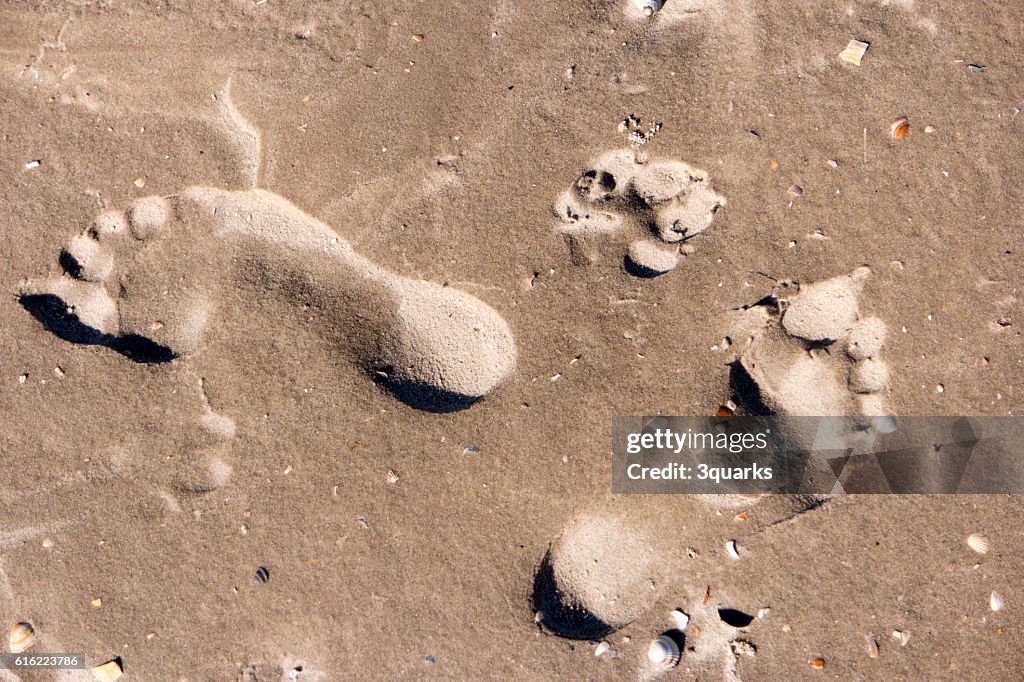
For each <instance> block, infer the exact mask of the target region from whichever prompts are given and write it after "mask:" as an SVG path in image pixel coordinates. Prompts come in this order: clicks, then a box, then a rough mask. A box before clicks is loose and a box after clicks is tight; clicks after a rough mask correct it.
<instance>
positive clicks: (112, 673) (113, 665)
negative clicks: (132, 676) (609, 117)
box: [89, 658, 124, 682]
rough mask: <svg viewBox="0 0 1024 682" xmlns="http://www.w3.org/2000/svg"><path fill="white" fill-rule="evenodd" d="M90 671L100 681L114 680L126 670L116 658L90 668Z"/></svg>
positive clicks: (111, 681)
mask: <svg viewBox="0 0 1024 682" xmlns="http://www.w3.org/2000/svg"><path fill="white" fill-rule="evenodd" d="M89 672H91V673H92V676H93V677H94V678H96V679H97V680H99V682H114V680H116V679H118V678H119V677H121V675H123V674H124V671H123V670H122V669H121V664H120V663H119V662H118V661H117V659H116V658H115V659H114V660H113V661H107V662H106V663H101V664H100V665H97V666H96V667H94V668H89Z"/></svg>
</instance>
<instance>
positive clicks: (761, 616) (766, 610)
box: [757, 606, 772, 620]
mask: <svg viewBox="0 0 1024 682" xmlns="http://www.w3.org/2000/svg"><path fill="white" fill-rule="evenodd" d="M771 612H772V607H770V606H766V607H764V608H763V609H761V610H760V611H758V612H757V619H758V620H764V619H765V618H767V617H768V614H769V613H771Z"/></svg>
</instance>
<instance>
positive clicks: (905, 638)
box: [892, 630, 910, 646]
mask: <svg viewBox="0 0 1024 682" xmlns="http://www.w3.org/2000/svg"><path fill="white" fill-rule="evenodd" d="M892 638H893V639H894V640H896V641H897V642H899V643H900V646H906V645H907V642H909V641H910V631H909V630H893V631H892Z"/></svg>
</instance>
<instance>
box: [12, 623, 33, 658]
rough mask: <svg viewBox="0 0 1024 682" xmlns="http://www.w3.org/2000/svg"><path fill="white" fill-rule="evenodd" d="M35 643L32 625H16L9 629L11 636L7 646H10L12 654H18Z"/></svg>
mask: <svg viewBox="0 0 1024 682" xmlns="http://www.w3.org/2000/svg"><path fill="white" fill-rule="evenodd" d="M35 641H36V629H35V628H34V627H32V623H18V624H17V625H15V626H14V627H13V628H11V636H10V637H9V638H8V645H9V646H10V649H11V653H12V654H20V653H21V652H22V651H24V650H25V649H27V648H29V647H30V646H32V643H33V642H35Z"/></svg>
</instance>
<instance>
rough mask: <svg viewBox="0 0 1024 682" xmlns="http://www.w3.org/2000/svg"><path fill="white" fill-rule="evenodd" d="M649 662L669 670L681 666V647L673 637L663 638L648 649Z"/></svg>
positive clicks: (652, 643) (655, 641)
mask: <svg viewBox="0 0 1024 682" xmlns="http://www.w3.org/2000/svg"><path fill="white" fill-rule="evenodd" d="M647 660H649V661H650V662H651V663H653V664H654V665H656V666H658V667H659V668H663V669H665V670H668V669H670V668H674V667H676V666H677V665H679V645H678V644H676V641H675V640H674V639H672V638H671V637H666V636H661V637H659V638H658V639H656V640H654V641H653V642H651V646H649V647H648V648H647Z"/></svg>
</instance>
